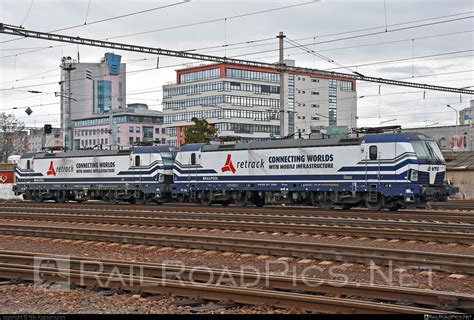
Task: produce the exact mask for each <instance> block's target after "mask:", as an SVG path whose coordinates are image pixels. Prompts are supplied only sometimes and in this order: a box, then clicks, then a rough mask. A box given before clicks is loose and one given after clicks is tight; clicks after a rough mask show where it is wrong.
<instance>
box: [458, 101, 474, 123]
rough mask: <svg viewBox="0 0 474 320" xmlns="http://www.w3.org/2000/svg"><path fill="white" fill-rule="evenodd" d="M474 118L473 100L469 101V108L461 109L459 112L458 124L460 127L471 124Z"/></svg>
mask: <svg viewBox="0 0 474 320" xmlns="http://www.w3.org/2000/svg"><path fill="white" fill-rule="evenodd" d="M473 117H474V100H471V106H470V107H469V108H465V109H462V110H461V111H459V123H460V124H461V125H465V124H473V123H474V122H473V121H472V119H473Z"/></svg>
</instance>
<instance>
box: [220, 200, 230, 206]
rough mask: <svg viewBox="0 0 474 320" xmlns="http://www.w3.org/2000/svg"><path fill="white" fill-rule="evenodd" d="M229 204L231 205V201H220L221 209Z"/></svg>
mask: <svg viewBox="0 0 474 320" xmlns="http://www.w3.org/2000/svg"><path fill="white" fill-rule="evenodd" d="M229 204H231V200H224V201H221V205H222V206H223V207H227V206H228V205H229Z"/></svg>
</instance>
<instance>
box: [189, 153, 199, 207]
mask: <svg viewBox="0 0 474 320" xmlns="http://www.w3.org/2000/svg"><path fill="white" fill-rule="evenodd" d="M197 164H198V155H197V153H196V152H191V154H190V155H189V161H188V165H189V168H191V170H190V171H189V173H188V189H189V195H190V198H191V199H196V189H197V167H198V166H197Z"/></svg>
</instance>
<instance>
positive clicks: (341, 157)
mask: <svg viewBox="0 0 474 320" xmlns="http://www.w3.org/2000/svg"><path fill="white" fill-rule="evenodd" d="M445 170H446V163H445V161H444V159H443V155H442V154H441V151H440V149H439V147H438V145H437V143H436V142H435V141H434V140H433V139H431V138H429V137H428V136H426V135H423V134H417V133H392V134H388V133H387V134H374V135H365V136H363V137H359V138H330V139H318V140H301V139H300V140H268V141H254V142H251V143H243V144H235V145H226V144H221V145H206V144H191V145H185V146H183V147H182V148H181V150H180V151H179V152H178V154H177V156H176V159H175V166H174V175H175V179H174V183H175V188H176V192H177V194H179V195H180V196H181V197H185V198H187V199H191V200H195V201H199V202H200V203H201V204H204V205H209V204H212V203H221V204H223V205H227V204H230V203H234V204H237V205H240V206H244V205H247V204H254V205H256V206H263V205H264V204H274V203H300V204H311V205H314V206H319V207H322V208H325V209H330V208H333V207H335V206H342V207H343V208H346V209H348V208H351V207H354V206H363V207H367V208H369V209H371V210H380V209H382V208H388V209H390V210H397V209H399V208H414V207H420V206H425V205H426V203H427V202H429V201H434V200H437V201H442V200H446V199H447V196H448V192H449V188H448V187H447V186H445V185H444V177H445Z"/></svg>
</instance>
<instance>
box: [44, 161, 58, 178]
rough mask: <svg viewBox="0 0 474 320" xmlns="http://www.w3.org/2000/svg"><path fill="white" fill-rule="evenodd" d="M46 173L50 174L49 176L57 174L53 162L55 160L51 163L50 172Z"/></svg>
mask: <svg viewBox="0 0 474 320" xmlns="http://www.w3.org/2000/svg"><path fill="white" fill-rule="evenodd" d="M46 175H48V176H56V170H54V163H53V161H51V163H50V164H49V169H48V172H46Z"/></svg>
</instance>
